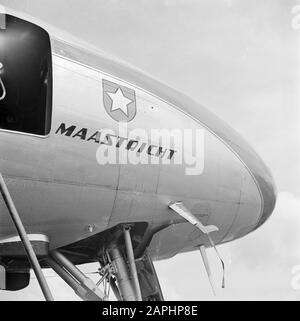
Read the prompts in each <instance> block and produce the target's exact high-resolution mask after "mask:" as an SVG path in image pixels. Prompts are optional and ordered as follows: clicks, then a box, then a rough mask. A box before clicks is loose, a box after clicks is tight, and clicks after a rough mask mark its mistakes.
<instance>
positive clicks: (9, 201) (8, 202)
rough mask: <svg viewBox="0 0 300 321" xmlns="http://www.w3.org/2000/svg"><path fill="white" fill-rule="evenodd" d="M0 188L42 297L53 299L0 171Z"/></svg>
mask: <svg viewBox="0 0 300 321" xmlns="http://www.w3.org/2000/svg"><path fill="white" fill-rule="evenodd" d="M0 190H1V194H2V196H3V199H4V202H5V204H6V206H7V209H8V212H9V214H10V217H11V219H12V221H13V223H14V225H15V228H16V230H17V232H18V234H19V236H20V239H21V241H22V243H23V246H24V249H25V251H26V254H27V257H28V260H29V262H30V264H31V267H32V269H33V270H34V273H35V275H36V278H37V280H38V282H39V285H40V287H41V290H42V292H43V294H44V297H45V299H46V300H47V301H53V300H54V299H53V296H52V294H51V291H50V289H49V286H48V283H47V281H46V278H45V276H44V274H43V272H42V269H41V266H40V263H39V261H38V259H37V257H36V255H35V252H34V250H33V247H32V245H31V243H30V241H29V238H28V236H27V233H26V230H25V228H24V225H23V223H22V220H21V218H20V216H19V213H18V211H17V209H16V207H15V204H14V202H13V200H12V198H11V195H10V193H9V191H8V188H7V186H6V183H5V181H4V179H3V176H2V174H1V173H0Z"/></svg>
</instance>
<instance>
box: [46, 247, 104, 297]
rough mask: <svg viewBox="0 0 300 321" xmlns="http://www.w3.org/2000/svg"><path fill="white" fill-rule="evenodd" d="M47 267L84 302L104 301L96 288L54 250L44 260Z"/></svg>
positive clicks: (102, 295) (102, 294)
mask: <svg viewBox="0 0 300 321" xmlns="http://www.w3.org/2000/svg"><path fill="white" fill-rule="evenodd" d="M46 262H47V263H48V265H49V266H50V267H51V268H52V269H53V270H54V271H55V272H56V273H57V274H58V275H59V276H60V277H61V278H62V279H63V280H64V281H65V282H66V283H67V284H68V285H69V286H70V287H71V288H72V289H73V290H74V291H75V293H76V294H77V295H78V296H79V297H81V298H82V299H83V300H85V301H106V300H107V298H106V296H105V295H104V293H102V291H101V290H100V289H99V288H98V286H97V285H96V284H95V283H94V282H93V281H92V280H91V279H90V278H88V277H87V276H86V275H85V274H84V273H82V272H81V271H80V270H79V269H78V268H77V267H76V266H75V265H74V264H73V263H72V262H71V261H69V260H68V259H67V258H66V257H65V256H64V255H63V254H62V253H60V252H58V251H56V250H54V251H52V252H51V257H48V258H47V259H46Z"/></svg>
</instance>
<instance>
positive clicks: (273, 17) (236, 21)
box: [0, 0, 300, 300]
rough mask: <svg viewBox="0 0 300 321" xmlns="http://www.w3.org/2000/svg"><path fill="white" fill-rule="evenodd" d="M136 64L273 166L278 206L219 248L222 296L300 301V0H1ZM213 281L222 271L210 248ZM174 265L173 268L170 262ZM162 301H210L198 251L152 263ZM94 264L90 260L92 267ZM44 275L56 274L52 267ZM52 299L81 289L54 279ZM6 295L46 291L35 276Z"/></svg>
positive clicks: (31, 295)
mask: <svg viewBox="0 0 300 321" xmlns="http://www.w3.org/2000/svg"><path fill="white" fill-rule="evenodd" d="M0 4H4V5H7V6H9V7H11V8H14V9H17V10H24V11H26V12H27V13H29V14H31V15H33V16H37V17H38V18H40V19H42V20H45V21H46V22H48V23H50V24H52V25H55V26H57V27H59V28H61V29H63V30H65V31H68V32H70V33H72V34H74V35H75V36H76V37H79V38H82V39H84V40H85V41H88V42H90V43H91V44H93V45H95V46H97V47H99V48H100V49H102V50H104V51H106V52H107V53H111V54H113V55H114V56H118V57H120V58H121V59H122V60H126V61H128V62H130V63H131V64H132V65H135V66H137V67H139V68H140V69H143V70H145V71H146V72H148V73H150V74H152V75H153V76H155V77H156V78H158V79H161V80H162V81H163V82H166V83H168V84H169V85H171V86H172V87H174V88H176V89H178V90H180V91H182V92H184V93H186V94H188V95H189V96H191V97H192V98H193V99H195V100H197V101H199V102H200V103H201V104H202V105H204V106H206V107H208V108H209V109H210V110H212V111H213V112H214V113H215V114H217V115H218V116H220V117H221V118H223V119H224V120H225V121H227V122H228V123H229V124H230V125H231V126H232V127H234V128H235V129H236V130H238V131H239V132H240V133H241V134H242V135H243V136H244V137H245V138H246V139H247V140H248V141H249V143H250V144H251V145H252V146H253V147H254V148H255V149H256V150H257V151H258V153H259V154H260V155H261V156H262V158H263V159H264V160H265V162H266V163H267V165H268V166H269V167H270V169H271V171H272V173H273V175H274V178H275V181H276V185H277V188H278V191H279V194H278V202H277V207H276V210H275V212H274V214H273V215H272V217H271V218H270V220H269V221H268V222H267V223H266V224H265V225H264V226H263V227H262V228H260V229H259V230H258V231H256V232H254V233H252V234H250V235H248V236H246V237H245V238H243V239H241V240H238V241H236V242H233V243H231V244H228V245H225V246H223V247H221V252H222V254H223V256H224V258H225V261H226V263H227V288H226V289H224V290H219V291H218V292H219V294H218V297H217V299H233V300H237V299H245V300H248V299H249V300H251V299H261V300H264V299H273V300H278V299H279V300H287V299H291V300H300V289H299V290H296V289H293V287H292V279H293V274H292V269H293V268H295V267H296V266H300V183H299V182H300V180H299V179H300V152H299V151H300V149H299V139H300V129H299V128H300V126H299V121H300V118H299V103H300V93H299V85H300V81H299V77H300V73H299V71H300V64H299V57H300V56H299V40H300V29H296V28H293V27H292V19H293V14H292V8H293V7H294V6H296V5H297V4H298V5H300V1H299V0H264V1H261V0H177V1H176V0H151V1H150V0H101V1H99V0H88V1H83V0H0ZM209 255H210V258H211V260H212V262H213V270H214V271H215V274H216V279H217V281H218V283H217V284H218V285H219V283H220V282H219V281H220V277H221V271H220V269H219V264H218V262H217V260H216V258H215V255H214V253H213V252H209ZM175 266H176V268H174V267H175ZM156 267H157V272H158V274H159V277H160V280H161V285H162V288H163V290H164V293H165V297H166V299H170V300H211V299H214V298H213V296H212V295H211V291H210V288H209V284H208V281H207V279H206V277H205V271H204V269H203V264H202V262H201V258H200V255H199V253H189V254H183V255H179V256H178V257H176V258H174V259H171V260H168V261H163V262H158V263H156ZM94 269H95V267H94V266H88V267H85V270H87V271H92V270H94ZM47 274H48V275H50V274H51V275H53V273H51V272H49V273H48V272H47ZM49 282H50V286H51V288H52V289H53V291H54V296H55V298H56V299H68V300H73V299H75V298H76V296H75V295H74V294H73V293H72V290H69V289H68V287H66V286H65V285H64V283H63V281H60V280H59V279H57V278H55V277H54V278H49ZM0 299H5V300H10V299H28V300H31V299H42V296H41V294H40V291H39V290H38V288H37V285H36V282H35V281H33V282H32V285H31V286H30V287H29V288H28V289H26V290H24V291H21V292H19V293H14V294H6V293H2V294H0Z"/></svg>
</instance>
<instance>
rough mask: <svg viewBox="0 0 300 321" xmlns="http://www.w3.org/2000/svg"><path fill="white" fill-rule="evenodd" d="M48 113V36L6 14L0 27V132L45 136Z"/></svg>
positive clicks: (49, 89) (48, 126) (40, 29)
mask: <svg viewBox="0 0 300 321" xmlns="http://www.w3.org/2000/svg"><path fill="white" fill-rule="evenodd" d="M2 21H3V16H2ZM51 113H52V57H51V45H50V39H49V35H48V33H47V32H46V31H45V30H44V29H42V28H40V27H38V26H37V25H34V24H32V23H30V22H27V21H24V20H21V19H18V18H16V17H13V16H10V15H6V16H5V26H4V27H3V28H0V129H6V130H11V131H17V132H23V133H30V134H35V135H48V134H49V132H50V128H51Z"/></svg>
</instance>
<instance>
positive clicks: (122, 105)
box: [107, 88, 132, 117]
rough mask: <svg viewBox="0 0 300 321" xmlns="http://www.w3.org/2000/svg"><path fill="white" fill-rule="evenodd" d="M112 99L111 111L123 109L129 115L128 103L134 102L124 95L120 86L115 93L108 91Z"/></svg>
mask: <svg viewBox="0 0 300 321" xmlns="http://www.w3.org/2000/svg"><path fill="white" fill-rule="evenodd" d="M107 95H108V96H109V97H110V99H111V100H112V106H111V111H112V112H113V111H115V110H121V111H122V112H123V113H124V114H125V115H126V117H128V105H129V104H130V103H132V100H131V99H128V98H126V97H125V96H124V94H123V92H122V89H121V88H118V90H117V91H116V92H115V93H109V92H108V93H107Z"/></svg>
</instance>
